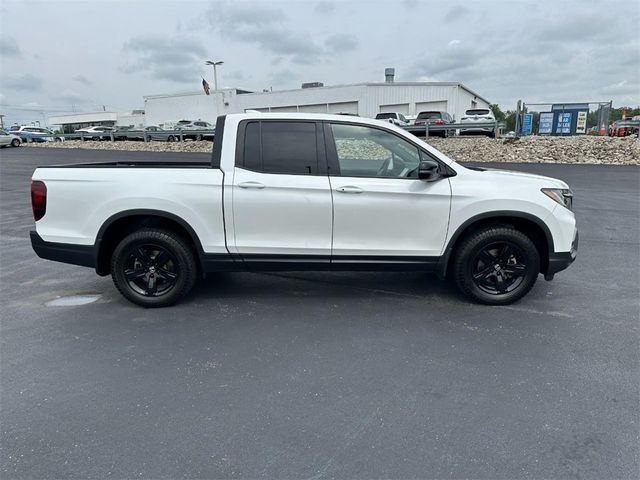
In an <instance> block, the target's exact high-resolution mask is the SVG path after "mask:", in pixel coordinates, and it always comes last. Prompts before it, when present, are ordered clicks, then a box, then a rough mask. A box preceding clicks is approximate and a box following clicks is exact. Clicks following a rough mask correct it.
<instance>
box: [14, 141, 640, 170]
mask: <svg viewBox="0 0 640 480" xmlns="http://www.w3.org/2000/svg"><path fill="white" fill-rule="evenodd" d="M428 143H429V144H430V145H433V146H434V147H435V148H437V149H438V150H440V151H441V152H443V153H444V154H446V155H448V156H449V157H451V158H453V159H455V160H459V161H463V162H465V161H466V162H513V163H575V164H608V165H640V141H639V140H638V139H637V138H636V137H625V138H616V137H592V136H574V137H538V136H530V137H522V138H519V139H493V138H488V137H450V138H436V137H430V138H429V140H428ZM25 146H28V147H37V148H84V149H97V150H128V151H151V152H210V151H211V149H212V144H211V142H208V141H201V142H196V141H185V142H171V143H170V142H148V143H144V142H133V141H121V142H110V141H102V142H97V141H85V142H82V141H79V140H68V141H65V142H59V143H56V142H46V143H29V144H25ZM344 147H345V148H349V147H348V145H345V146H344ZM372 147H373V146H372ZM371 150H372V152H371V153H372V154H374V153H376V155H377V153H378V152H373V150H375V148H372V149H371ZM362 153H363V152H360V154H359V155H356V154H355V152H354V158H355V157H356V156H361V155H362Z"/></svg>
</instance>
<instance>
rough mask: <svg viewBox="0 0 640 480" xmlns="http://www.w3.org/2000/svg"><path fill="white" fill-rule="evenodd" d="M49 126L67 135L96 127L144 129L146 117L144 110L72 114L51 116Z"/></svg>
mask: <svg viewBox="0 0 640 480" xmlns="http://www.w3.org/2000/svg"><path fill="white" fill-rule="evenodd" d="M49 125H51V126H52V127H54V128H55V127H60V128H61V130H63V131H64V132H65V133H71V132H74V131H75V130H77V129H79V128H84V127H92V126H94V125H107V126H114V125H118V126H120V125H124V126H129V125H132V126H134V127H143V126H144V125H145V116H144V110H132V111H130V112H85V113H70V114H65V115H51V116H49Z"/></svg>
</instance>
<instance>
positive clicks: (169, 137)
mask: <svg viewBox="0 0 640 480" xmlns="http://www.w3.org/2000/svg"><path fill="white" fill-rule="evenodd" d="M175 141H176V137H174V136H173V135H169V136H168V137H167V142H175Z"/></svg>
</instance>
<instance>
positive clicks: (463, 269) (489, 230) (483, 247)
mask: <svg viewBox="0 0 640 480" xmlns="http://www.w3.org/2000/svg"><path fill="white" fill-rule="evenodd" d="M539 272H540V254H539V253H538V250H537V249H536V247H535V245H534V244H533V242H532V241H531V239H530V238H529V237H527V236H526V235H525V234H523V233H522V232H519V231H518V230H516V229H514V228H513V227H509V226H504V227H503V226H494V227H486V228H483V229H481V230H478V231H476V232H473V233H471V234H470V235H469V236H468V237H467V238H466V239H464V240H463V242H462V244H461V245H460V247H459V248H458V250H457V252H456V255H455V257H454V261H453V273H454V275H455V281H456V284H457V285H458V288H459V289H460V290H461V291H462V292H463V293H464V294H466V295H468V296H470V297H471V298H473V299H474V300H476V301H478V302H480V303H485V304H488V305H506V304H509V303H512V302H515V301H516V300H519V299H520V298H522V297H523V296H524V295H526V294H527V293H528V292H529V290H531V288H532V287H533V285H534V284H535V283H536V279H537V277H538V273H539Z"/></svg>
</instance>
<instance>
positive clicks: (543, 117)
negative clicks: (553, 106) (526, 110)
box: [538, 112, 553, 134]
mask: <svg viewBox="0 0 640 480" xmlns="http://www.w3.org/2000/svg"><path fill="white" fill-rule="evenodd" d="M552 131H553V112H542V113H540V123H539V124H538V133H540V134H545V133H551V132H552Z"/></svg>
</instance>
